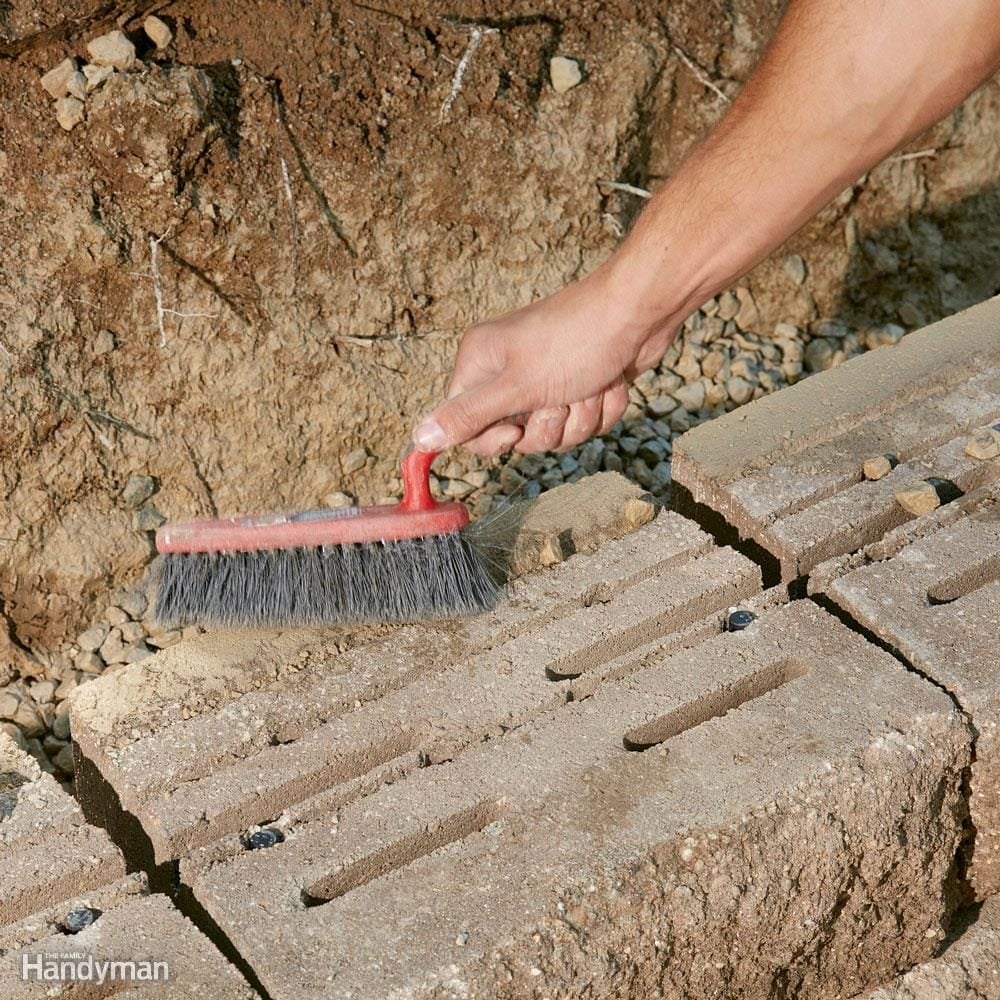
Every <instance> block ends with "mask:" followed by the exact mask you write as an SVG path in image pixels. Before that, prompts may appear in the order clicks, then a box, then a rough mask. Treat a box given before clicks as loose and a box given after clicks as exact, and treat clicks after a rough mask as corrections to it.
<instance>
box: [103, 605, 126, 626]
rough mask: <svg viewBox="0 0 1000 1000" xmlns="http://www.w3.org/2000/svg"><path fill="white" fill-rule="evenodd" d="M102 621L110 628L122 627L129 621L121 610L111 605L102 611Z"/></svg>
mask: <svg viewBox="0 0 1000 1000" xmlns="http://www.w3.org/2000/svg"><path fill="white" fill-rule="evenodd" d="M104 620H105V621H106V622H107V623H108V624H109V625H111V626H115V625H124V624H125V622H127V621H128V620H129V617H128V615H127V614H125V612H124V611H122V609H121V608H116V607H115V606H114V605H113V604H112V605H111V606H110V607H107V608H105V610H104Z"/></svg>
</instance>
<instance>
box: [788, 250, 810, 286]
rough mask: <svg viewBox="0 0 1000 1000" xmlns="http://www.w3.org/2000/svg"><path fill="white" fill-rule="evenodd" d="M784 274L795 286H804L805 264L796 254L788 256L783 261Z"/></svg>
mask: <svg viewBox="0 0 1000 1000" xmlns="http://www.w3.org/2000/svg"><path fill="white" fill-rule="evenodd" d="M784 267H785V274H787V275H788V277H789V278H791V279H792V281H793V282H794V283H795V284H796V285H804V284H805V281H806V262H805V261H804V260H803V259H802V258H801V257H800V256H799V255H798V254H797V253H792V254H789V255H788V256H787V257H786V258H785V261H784Z"/></svg>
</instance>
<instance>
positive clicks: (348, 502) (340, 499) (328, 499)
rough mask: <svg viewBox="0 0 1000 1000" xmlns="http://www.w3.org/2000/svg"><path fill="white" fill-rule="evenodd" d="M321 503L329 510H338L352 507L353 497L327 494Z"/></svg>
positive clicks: (339, 493) (337, 493) (341, 494)
mask: <svg viewBox="0 0 1000 1000" xmlns="http://www.w3.org/2000/svg"><path fill="white" fill-rule="evenodd" d="M323 503H324V504H325V505H326V507H327V508H328V509H330V510H340V509H341V508H342V507H353V506H354V497H352V496H351V495H350V494H349V493H341V492H339V491H338V492H336V493H329V494H327V496H325V497H324V498H323Z"/></svg>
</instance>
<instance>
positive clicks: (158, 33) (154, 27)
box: [142, 14, 174, 49]
mask: <svg viewBox="0 0 1000 1000" xmlns="http://www.w3.org/2000/svg"><path fill="white" fill-rule="evenodd" d="M142 30H143V31H145V32H146V35H147V36H148V37H149V40H150V41H151V42H152V43H153V44H154V45H155V46H156V47H157V48H158V49H165V48H166V47H167V46H168V45H169V44H170V43H171V42H172V41H173V38H174V33H173V32H172V31H171V30H170V28H169V26H168V25H167V24H166V23H165V22H164V21H161V20H160V19H159V18H158V17H157V16H156V15H155V14H154V15H152V16H150V17H147V18H146V20H145V21H143V22H142Z"/></svg>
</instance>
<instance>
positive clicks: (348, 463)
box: [340, 448, 368, 476]
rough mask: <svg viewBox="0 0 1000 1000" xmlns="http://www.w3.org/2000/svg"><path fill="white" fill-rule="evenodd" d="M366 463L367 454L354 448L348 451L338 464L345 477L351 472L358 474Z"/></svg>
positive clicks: (363, 450)
mask: <svg viewBox="0 0 1000 1000" xmlns="http://www.w3.org/2000/svg"><path fill="white" fill-rule="evenodd" d="M367 461H368V452H367V451H366V450H365V449H364V448H355V449H354V451H349V452H348V453H347V454H346V455H345V456H344V457H343V459H341V462H340V468H341V469H342V470H343V473H344V475H345V476H349V475H351V473H353V472H360V471H361V470H362V469H363V468H364V467H365V463H366V462H367Z"/></svg>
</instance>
